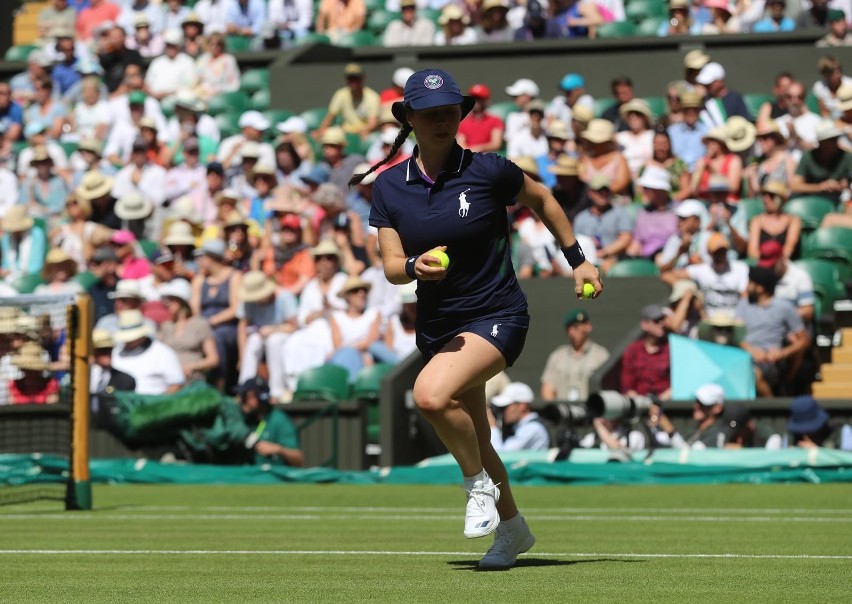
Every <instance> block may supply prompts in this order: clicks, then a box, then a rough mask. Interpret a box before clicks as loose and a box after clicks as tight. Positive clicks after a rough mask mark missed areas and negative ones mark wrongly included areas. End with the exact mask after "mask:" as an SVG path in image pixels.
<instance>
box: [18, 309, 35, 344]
mask: <svg viewBox="0 0 852 604" xmlns="http://www.w3.org/2000/svg"><path fill="white" fill-rule="evenodd" d="M38 331H39V324H38V319H36V318H35V317H34V316H32V315H18V316H17V317H16V318H15V325H14V327H13V328H12V333H15V334H18V335H22V336H24V337H26V338H29V339H30V340H35V341H38V340H39V339H40V336H39V333H38Z"/></svg>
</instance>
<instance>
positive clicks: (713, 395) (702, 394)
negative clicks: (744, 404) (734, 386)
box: [695, 384, 725, 407]
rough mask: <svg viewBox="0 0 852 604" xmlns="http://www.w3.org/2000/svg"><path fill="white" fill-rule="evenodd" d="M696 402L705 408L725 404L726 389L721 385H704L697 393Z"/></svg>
mask: <svg viewBox="0 0 852 604" xmlns="http://www.w3.org/2000/svg"><path fill="white" fill-rule="evenodd" d="M695 400H697V401H698V402H699V403H701V404H702V405H703V406H704V407H712V406H714V405H724V404H725V389H724V388H722V387H721V386H720V385H719V384H704V385H703V386H699V387H698V389H697V390H696V391H695Z"/></svg>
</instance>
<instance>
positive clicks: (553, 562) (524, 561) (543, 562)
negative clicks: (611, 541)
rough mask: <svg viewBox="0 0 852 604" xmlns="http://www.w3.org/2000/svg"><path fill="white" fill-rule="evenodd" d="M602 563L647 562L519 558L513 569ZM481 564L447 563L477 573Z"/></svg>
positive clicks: (634, 561)
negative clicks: (478, 565)
mask: <svg viewBox="0 0 852 604" xmlns="http://www.w3.org/2000/svg"><path fill="white" fill-rule="evenodd" d="M600 562H621V563H625V564H631V563H641V562H645V560H619V559H615V558H598V559H595V560H557V559H555V558H518V561H517V562H515V566H513V567H512V568H524V567H528V568H533V567H544V566H574V565H575V564H591V563H600ZM477 564H479V561H478V560H451V561H449V562H447V565H448V566H455V567H456V568H455V569H453V570H472V571H476V572H480V571H479V568H478V567H477ZM507 570H511V569H510V568H496V569H487V570H483V571H482V572H500V571H507Z"/></svg>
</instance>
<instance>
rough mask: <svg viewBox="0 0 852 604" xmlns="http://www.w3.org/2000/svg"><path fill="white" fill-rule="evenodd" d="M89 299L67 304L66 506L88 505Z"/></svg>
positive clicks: (88, 507)
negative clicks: (69, 408)
mask: <svg viewBox="0 0 852 604" xmlns="http://www.w3.org/2000/svg"><path fill="white" fill-rule="evenodd" d="M93 316H94V313H93V310H92V299H91V298H90V297H89V296H88V295H85V294H81V295H80V296H78V298H77V303H76V304H74V305H72V306H69V307H68V319H69V320H68V325H69V329H68V332H69V338H68V339H69V341H71V342H73V345H72V347H71V354H72V357H71V371H72V384H73V394H72V396H73V400H72V401H71V404H72V408H73V412H72V416H71V417H72V428H71V430H72V433H71V481H70V483H69V485H68V488H69V490H70V491H71V492H69V494H68V498H67V501H66V508H67V509H72V510H91V509H92V482H91V476H90V473H89V407H90V397H89V358H90V357H91V353H92V327H93V326H92V323H93Z"/></svg>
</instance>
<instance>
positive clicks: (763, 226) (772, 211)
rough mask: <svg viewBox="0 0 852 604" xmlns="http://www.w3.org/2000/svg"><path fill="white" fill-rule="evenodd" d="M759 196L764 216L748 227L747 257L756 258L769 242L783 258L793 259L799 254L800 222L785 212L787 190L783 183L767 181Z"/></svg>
mask: <svg viewBox="0 0 852 604" xmlns="http://www.w3.org/2000/svg"><path fill="white" fill-rule="evenodd" d="M760 193H761V196H762V197H763V213H762V214H758V215H757V216H755V217H754V218H752V219H751V222H750V223H749V236H748V256H749V258H754V259H757V258H759V256H760V245H761V244H762V243H763V242H765V241H770V240H771V241H776V242H778V243H779V244H780V245H781V247H782V249H783V252H784V257H786V258H792V257H793V256H794V255H795V254H797V253H798V249H799V238H800V236H801V233H802V221H801V219H800V218H799V217H798V216H793V215H791V214H787V213H786V212H784V204H785V203H787V199H788V198H789V197H790V189H789V188H788V187H787V185H786V184H784V183H783V182H780V181H777V180H768V181H766V182H765V183H764V184H763V185H762V186H761V188H760Z"/></svg>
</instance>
